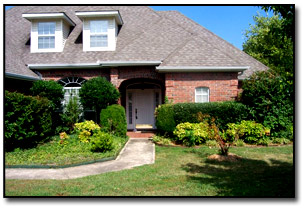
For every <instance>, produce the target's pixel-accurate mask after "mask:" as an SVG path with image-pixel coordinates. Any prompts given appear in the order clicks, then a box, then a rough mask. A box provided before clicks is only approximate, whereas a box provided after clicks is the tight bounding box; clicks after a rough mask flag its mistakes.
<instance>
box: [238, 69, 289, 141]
mask: <svg viewBox="0 0 304 213" xmlns="http://www.w3.org/2000/svg"><path fill="white" fill-rule="evenodd" d="M242 89H243V92H242V95H241V102H242V103H243V104H245V105H247V106H248V107H249V109H250V114H251V116H252V118H253V119H254V120H256V121H257V122H259V123H262V124H263V125H264V126H266V127H268V128H270V129H271V132H272V133H271V134H272V136H275V137H278V136H279V137H288V138H290V139H292V137H293V128H292V126H293V108H294V104H293V99H294V93H293V89H291V85H290V84H289V83H288V82H287V81H285V80H284V78H282V77H281V76H280V75H278V74H277V73H276V72H273V71H267V72H258V73H255V74H253V75H252V76H251V77H250V79H249V80H245V81H244V83H243V87H242Z"/></svg>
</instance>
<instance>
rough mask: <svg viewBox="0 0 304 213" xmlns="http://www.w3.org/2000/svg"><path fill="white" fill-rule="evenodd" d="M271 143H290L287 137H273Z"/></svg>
mask: <svg viewBox="0 0 304 213" xmlns="http://www.w3.org/2000/svg"><path fill="white" fill-rule="evenodd" d="M272 143H274V144H288V143H290V140H288V139H287V138H274V139H273V140H272Z"/></svg>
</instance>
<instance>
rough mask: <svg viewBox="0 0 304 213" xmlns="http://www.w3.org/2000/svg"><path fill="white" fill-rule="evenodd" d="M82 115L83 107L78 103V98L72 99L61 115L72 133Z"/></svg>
mask: <svg viewBox="0 0 304 213" xmlns="http://www.w3.org/2000/svg"><path fill="white" fill-rule="evenodd" d="M81 113H82V108H81V105H80V104H79V102H78V98H77V97H75V96H74V97H71V98H70V100H69V102H68V104H67V105H66V106H65V108H64V112H63V114H62V115H61V118H62V121H63V123H64V124H65V126H67V127H68V128H69V131H70V132H71V131H72V130H73V128H74V125H75V123H77V122H79V121H80V119H81V117H80V115H81Z"/></svg>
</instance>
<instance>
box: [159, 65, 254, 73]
mask: <svg viewBox="0 0 304 213" xmlns="http://www.w3.org/2000/svg"><path fill="white" fill-rule="evenodd" d="M247 69H249V67H248V66H246V67H245V66H244V67H201V66H197V67H190V66H189V67H187V66H183V67H175V66H162V67H160V66H158V67H156V70H158V72H160V73H166V72H244V71H245V70H247Z"/></svg>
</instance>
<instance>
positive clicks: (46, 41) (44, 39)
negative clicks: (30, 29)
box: [38, 36, 55, 49]
mask: <svg viewBox="0 0 304 213" xmlns="http://www.w3.org/2000/svg"><path fill="white" fill-rule="evenodd" d="M51 48H55V36H39V37H38V49H51Z"/></svg>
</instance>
